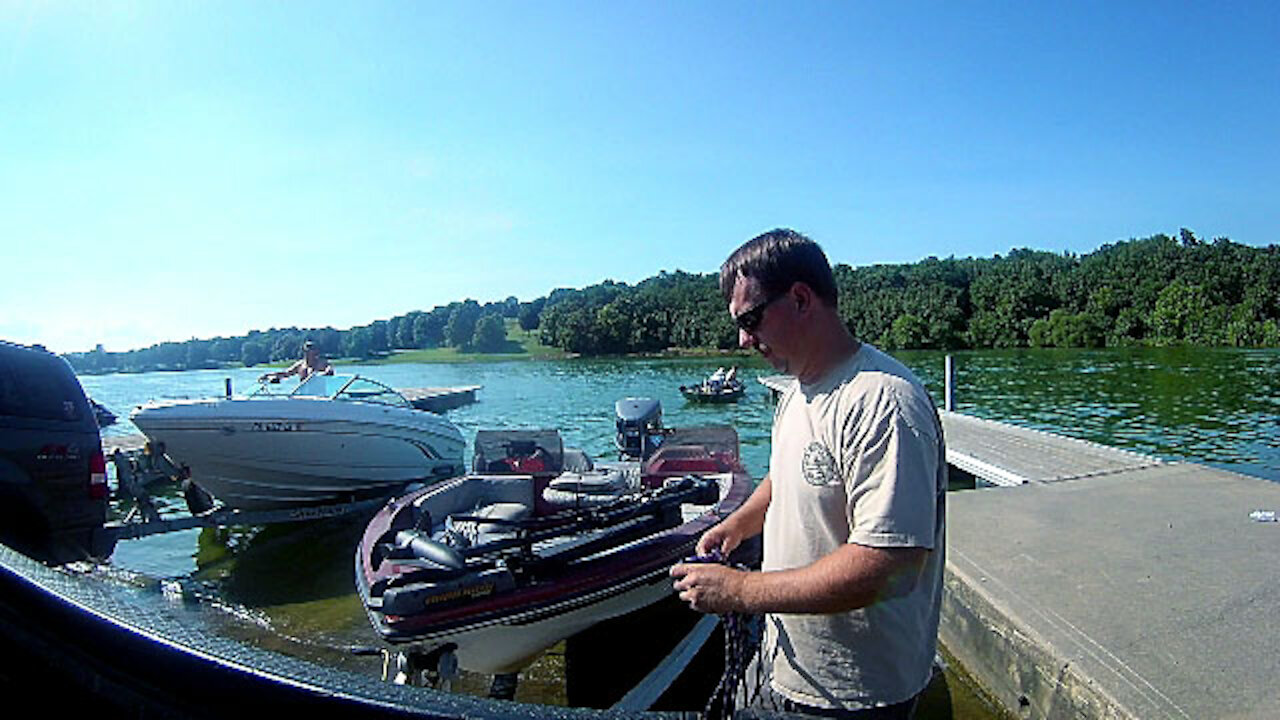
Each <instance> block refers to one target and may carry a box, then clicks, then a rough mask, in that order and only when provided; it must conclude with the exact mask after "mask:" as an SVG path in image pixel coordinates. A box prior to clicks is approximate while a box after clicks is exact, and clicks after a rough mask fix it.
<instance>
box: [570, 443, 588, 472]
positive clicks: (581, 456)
mask: <svg viewBox="0 0 1280 720" xmlns="http://www.w3.org/2000/svg"><path fill="white" fill-rule="evenodd" d="M564 469H565V470H566V471H568V472H576V473H584V472H590V471H591V470H594V469H595V466H594V465H592V464H591V458H590V457H589V456H588V455H587V454H586V453H585V452H583V451H582V450H581V449H579V448H573V447H569V448H565V449H564Z"/></svg>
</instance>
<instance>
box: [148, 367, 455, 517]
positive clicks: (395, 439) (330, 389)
mask: <svg viewBox="0 0 1280 720" xmlns="http://www.w3.org/2000/svg"><path fill="white" fill-rule="evenodd" d="M130 419H131V420H132V421H133V424H134V425H137V426H138V429H140V430H141V431H142V432H143V434H145V435H146V436H147V438H148V439H149V440H150V441H151V442H152V443H153V444H157V443H159V444H162V446H163V447H164V449H165V452H167V453H168V454H169V455H170V456H171V457H173V458H174V459H175V460H177V461H179V462H181V463H182V464H184V465H186V466H187V467H188V468H190V470H191V475H192V479H193V480H195V481H196V482H197V483H198V484H199V485H200V487H202V488H203V489H204V490H207V491H208V492H209V493H211V494H212V495H213V496H214V497H215V498H217V499H218V500H220V501H221V502H222V504H223V505H224V506H226V507H229V508H238V509H243V510H267V509H282V508H295V507H305V506H313V505H326V504H333V503H343V502H351V501H355V500H361V499H368V498H376V497H379V496H382V497H386V496H389V495H394V494H396V493H398V492H401V491H403V490H404V489H405V487H406V486H408V485H409V484H411V483H432V482H436V481H439V480H441V479H444V478H449V477H454V476H457V475H460V474H462V473H463V472H465V471H466V463H465V461H464V460H463V451H464V449H465V447H466V441H465V440H464V439H463V437H462V433H461V431H459V430H458V428H457V427H456V426H455V425H454V424H453V423H451V422H449V421H448V420H447V419H445V418H443V417H441V416H439V415H435V414H433V413H430V412H426V411H423V410H415V409H414V408H413V406H412V405H410V404H409V402H408V401H407V400H405V399H404V397H403V396H401V395H400V394H399V393H398V392H396V391H395V390H393V389H391V388H389V387H387V386H386V385H383V384H381V383H379V382H376V381H374V380H370V379H368V378H364V377H360V376H356V375H313V376H311V377H310V378H308V379H307V380H305V381H303V382H302V383H299V384H298V385H297V387H296V388H294V389H293V390H291V391H287V390H283V389H282V388H280V387H279V386H278V385H273V384H271V383H262V384H261V385H260V386H259V387H258V389H257V390H256V391H255V392H254V393H252V394H250V395H249V396H247V397H227V398H216V399H206V400H166V401H153V402H151V403H148V404H146V405H143V406H141V407H139V408H137V409H136V410H134V412H133V413H132V415H131V417H130Z"/></svg>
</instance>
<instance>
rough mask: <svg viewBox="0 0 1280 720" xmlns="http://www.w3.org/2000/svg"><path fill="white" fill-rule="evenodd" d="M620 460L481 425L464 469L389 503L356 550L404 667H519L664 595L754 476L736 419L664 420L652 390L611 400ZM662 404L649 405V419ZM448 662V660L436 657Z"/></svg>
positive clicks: (363, 592) (551, 433) (380, 628)
mask: <svg viewBox="0 0 1280 720" xmlns="http://www.w3.org/2000/svg"><path fill="white" fill-rule="evenodd" d="M617 411H618V419H617V425H618V433H617V445H618V448H619V450H620V451H621V453H622V454H621V457H622V459H621V460H620V461H617V462H600V463H594V462H592V461H591V460H590V458H588V457H587V456H586V455H585V453H583V452H581V451H580V450H574V449H565V448H564V446H563V442H562V440H561V437H560V435H559V433H558V432H557V431H555V430H509V431H480V432H478V433H477V435H476V440H475V458H474V461H473V471H472V472H471V473H470V474H468V475H465V476H462V477H458V478H454V479H451V480H448V481H445V482H443V483H439V484H437V485H434V486H430V487H426V488H423V489H420V490H417V491H414V492H411V493H409V494H407V495H405V496H403V497H400V498H396V499H393V500H392V501H390V502H389V503H388V504H387V505H386V506H385V507H384V508H383V509H382V510H381V511H380V512H378V514H377V515H376V516H375V517H374V518H373V520H372V521H371V522H370V523H369V525H368V527H367V528H366V530H365V533H364V537H363V539H362V541H361V543H360V547H359V549H358V550H357V554H356V559H355V574H356V584H357V586H358V589H359V593H360V598H361V600H362V602H363V603H364V606H365V608H366V610H367V612H368V615H369V619H370V621H371V622H372V624H373V627H374V628H375V629H376V630H377V632H378V634H379V635H380V636H381V637H382V639H384V640H385V641H387V642H389V643H392V644H396V645H399V646H400V647H401V648H402V649H401V650H400V652H399V655H398V662H399V667H400V668H401V674H400V677H398V678H397V680H398V681H401V682H414V680H413V679H412V678H406V672H407V671H406V670H405V668H416V669H423V670H425V671H427V672H428V674H429V673H430V670H429V669H427V668H424V666H423V663H422V662H419V661H420V660H422V659H426V662H436V661H438V660H440V658H441V657H442V653H443V654H444V655H443V657H445V658H448V663H449V664H451V665H452V664H456V665H457V666H460V667H463V668H466V669H468V670H471V671H474V672H481V673H492V674H495V675H505V674H510V673H513V672H517V671H518V670H520V669H521V668H522V667H524V666H525V665H527V664H528V663H530V662H532V661H533V660H534V659H535V658H536V657H537V656H538V655H539V654H540V653H541V652H542V651H543V650H545V649H546V648H548V647H550V646H552V645H554V644H555V643H557V642H559V641H560V640H563V639H565V638H567V637H569V636H570V635H573V634H575V633H577V632H580V631H582V630H584V629H586V628H588V627H590V626H591V625H593V624H595V623H597V622H600V621H602V620H605V619H608V618H611V617H616V616H619V615H623V614H625V613H629V612H631V611H634V610H637V609H639V608H642V607H644V606H646V605H649V604H651V603H653V602H656V601H658V600H660V599H662V598H663V597H666V596H669V595H671V593H672V589H671V581H670V579H669V577H668V575H667V571H668V569H669V568H670V567H671V566H672V565H673V564H675V563H676V562H679V561H680V560H681V559H682V558H684V557H687V556H689V555H692V554H693V552H694V547H695V544H696V542H697V539H698V537H699V536H700V535H701V534H702V533H703V532H704V531H706V530H707V529H708V528H710V527H711V526H713V525H715V524H716V523H717V522H719V521H720V520H721V519H722V518H724V517H725V516H727V515H728V514H729V513H731V512H733V511H734V510H735V509H737V508H738V507H739V506H740V505H741V504H742V503H743V502H744V501H745V500H746V499H747V497H748V496H749V495H750V493H751V492H752V490H753V484H752V482H751V480H750V478H749V476H748V475H747V473H746V471H745V470H744V468H743V466H742V464H741V461H740V460H739V457H738V437H737V433H736V432H735V431H734V430H733V428H730V427H706V428H697V429H690V430H684V431H671V430H667V429H664V428H662V427H661V423H660V421H656V422H655V417H658V418H660V415H661V406H660V405H659V404H658V403H657V402H656V401H653V400H648V399H627V400H622V401H619V402H618V403H617ZM655 414H656V415H655ZM441 662H443V661H441Z"/></svg>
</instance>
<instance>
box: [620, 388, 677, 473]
mask: <svg viewBox="0 0 1280 720" xmlns="http://www.w3.org/2000/svg"><path fill="white" fill-rule="evenodd" d="M614 412H615V413H616V414H617V426H618V434H617V435H616V436H615V438H614V444H615V445H617V447H618V452H620V453H622V456H623V457H624V458H629V459H632V460H645V459H648V457H649V456H650V455H652V454H653V451H654V450H657V449H658V446H659V445H661V444H662V438H663V437H665V435H666V430H664V429H663V427H662V403H660V402H658V401H657V400H654V399H652V398H623V399H622V400H619V401H618V402H617V404H616V405H615V406H614Z"/></svg>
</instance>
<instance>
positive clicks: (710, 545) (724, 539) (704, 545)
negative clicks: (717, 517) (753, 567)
mask: <svg viewBox="0 0 1280 720" xmlns="http://www.w3.org/2000/svg"><path fill="white" fill-rule="evenodd" d="M740 544H742V537H741V536H739V535H738V534H737V533H735V532H734V531H733V530H732V529H731V527H730V525H729V523H727V522H722V523H720V524H718V525H716V526H714V527H712V528H711V529H710V530H708V531H706V532H705V533H703V534H702V537H700V538H698V554H699V555H710V554H712V552H717V551H718V552H719V553H720V556H721V557H729V553H731V552H733V551H734V549H735V548H737V547H738V545H740Z"/></svg>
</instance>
